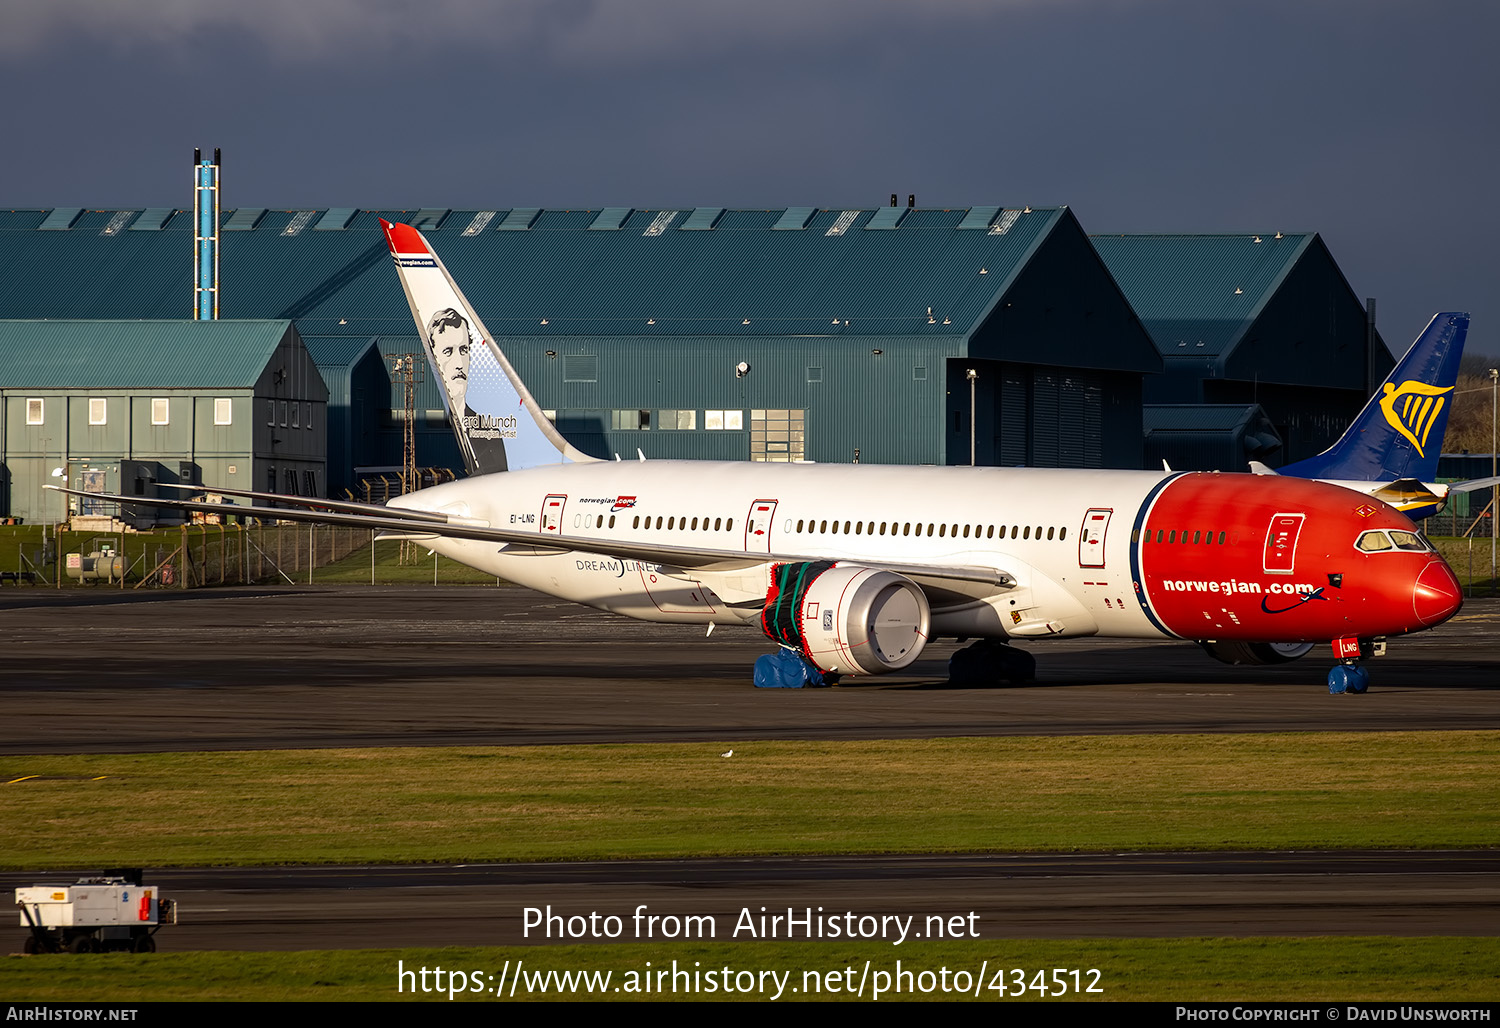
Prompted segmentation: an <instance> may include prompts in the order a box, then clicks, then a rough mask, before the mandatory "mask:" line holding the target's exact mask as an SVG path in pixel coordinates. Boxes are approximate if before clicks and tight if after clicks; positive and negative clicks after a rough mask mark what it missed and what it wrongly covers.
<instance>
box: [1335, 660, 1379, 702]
mask: <svg viewBox="0 0 1500 1028" xmlns="http://www.w3.org/2000/svg"><path fill="white" fill-rule="evenodd" d="M1369 688H1370V672H1368V671H1366V670H1365V669H1364V668H1362V667H1360V666H1359V665H1358V664H1338V665H1336V666H1335V667H1334V668H1333V669H1332V670H1331V671H1329V672H1328V691H1329V692H1330V693H1332V694H1333V695H1335V696H1337V695H1338V694H1339V693H1343V692H1352V693H1362V692H1365V691H1367V690H1368V689H1369Z"/></svg>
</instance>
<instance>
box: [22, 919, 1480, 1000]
mask: <svg viewBox="0 0 1500 1028" xmlns="http://www.w3.org/2000/svg"><path fill="white" fill-rule="evenodd" d="M163 938H164V939H165V938H166V936H163ZM648 961H649V968H648ZM673 961H675V962H676V968H677V969H678V970H680V971H682V972H684V973H688V974H690V973H691V972H693V971H697V972H699V974H700V978H699V979H698V984H699V989H700V991H698V992H688V991H686V990H687V989H688V988H689V987H690V986H691V985H692V979H691V978H688V977H680V978H678V979H677V982H678V983H679V986H680V988H681V990H682V991H679V992H678V993H676V994H675V995H674V994H673V993H672V992H671V991H670V983H671V982H672V978H671V971H672V968H673ZM866 961H868V962H869V971H868V975H867V974H866V971H865V966H866ZM897 961H900V966H899V968H898V966H897ZM518 963H519V964H520V972H519V973H520V978H519V985H518V987H517V988H516V991H515V994H514V996H511V995H510V993H509V985H510V983H511V982H512V981H515V980H516V974H517V964H518ZM398 968H400V969H401V970H403V971H410V972H413V974H412V975H411V977H410V978H407V979H404V980H403V982H402V984H403V985H404V991H400V992H398V991H397V983H398V980H397V971H398ZM424 968H425V969H427V970H428V971H429V972H430V973H429V974H428V975H427V976H426V977H425V978H424V977H422V976H421V974H420V972H421V970H422V969H424ZM439 968H441V969H442V972H443V974H442V976H441V977H439V976H437V975H436V974H434V973H431V972H435V971H436V970H437V969H439ZM724 968H727V969H728V970H729V972H730V974H729V979H728V980H729V981H731V982H733V983H736V984H737V986H738V988H753V986H752V982H753V983H754V985H755V986H758V985H759V984H760V983H761V982H764V983H765V989H766V991H765V992H764V993H761V992H758V991H747V992H738V991H737V992H735V993H733V994H730V995H726V994H725V992H724V991H723V989H722V987H719V986H718V983H717V982H716V987H715V989H714V991H708V989H707V987H706V986H705V985H704V984H703V983H704V981H705V978H704V977H702V975H703V974H704V972H710V971H718V972H720V974H719V976H718V978H719V980H720V981H722V980H724V976H723V974H722V971H721V969H724ZM944 968H946V969H947V972H948V973H947V975H946V976H944V975H943V974H942V971H943V969H944ZM1054 968H1063V969H1076V970H1078V971H1080V972H1084V973H1082V974H1080V975H1079V976H1078V977H1077V979H1076V981H1077V982H1078V987H1079V989H1080V992H1078V993H1075V992H1074V991H1073V983H1074V981H1075V979H1074V978H1073V976H1071V975H1069V974H1064V975H1062V977H1061V981H1062V983H1063V984H1065V985H1066V986H1067V991H1066V992H1063V990H1062V988H1061V986H1060V985H1059V984H1058V982H1057V980H1056V979H1054V978H1053V977H1052V974H1051V972H1052V969H1054ZM1496 968H1500V939H1493V938H1416V939H1405V938H1366V937H1355V938H1315V939H1286V938H1263V939H1067V940H1051V939H1043V940H1036V939H1027V940H1004V941H984V940H981V941H978V942H967V943H959V942H925V943H916V942H907V943H905V944H903V945H901V946H899V947H898V946H892V945H891V944H890V943H886V942H881V943H873V942H865V943H854V944H842V943H831V942H825V943H818V942H811V943H808V942H797V943H773V942H737V943H736V942H722V941H720V942H709V943H686V942H684V943H678V944H673V945H666V944H662V945H649V944H643V943H621V944H618V945H595V946H558V947H551V946H548V947H493V948H464V949H459V948H452V949H403V950H341V951H304V952H297V953H156V954H151V955H144V956H134V955H131V954H124V953H121V954H114V953H111V954H101V955H90V956H62V955H54V956H42V957H28V958H20V957H16V958H11V959H9V960H5V959H3V958H0V992H3V994H4V996H3V998H4V999H7V1000H11V1001H26V1002H34V1001H47V1000H53V1001H59V1000H60V1001H66V1002H72V1003H77V1002H89V1001H105V1002H111V1003H124V1004H130V1003H132V1002H148V1001H162V1000H192V1001H205V1000H206V1001H214V1000H252V1001H272V1000H280V1001H288V1000H290V1001H309V1000H312V1001H319V1000H321V1001H330V1002H356V1001H395V1000H408V1001H415V1002H426V1003H434V1002H435V1003H447V1002H449V1001H450V1000H449V990H450V989H457V988H459V987H460V986H462V988H463V991H461V992H454V993H453V1000H455V1001H464V1000H469V1001H473V1000H480V1001H488V1002H495V1001H496V998H497V997H496V996H495V995H494V994H493V993H494V990H495V989H497V988H498V987H500V984H501V982H502V980H503V982H504V984H505V986H506V990H505V995H504V997H503V998H504V1001H507V1002H509V1001H512V1000H521V999H549V998H550V999H565V1000H566V999H579V998H587V996H588V995H589V994H590V993H589V992H588V991H586V990H585V989H580V990H579V991H578V992H576V993H575V992H559V991H558V990H556V988H555V985H556V981H557V979H556V978H553V979H551V984H552V985H553V986H554V989H553V990H552V991H551V992H549V993H547V994H542V993H541V992H540V991H539V990H538V992H536V993H534V994H532V995H528V990H527V988H526V987H525V986H526V983H527V982H528V981H532V980H534V978H533V977H532V976H535V975H541V976H545V975H546V973H547V972H549V971H554V972H560V973H573V974H577V973H578V972H584V973H587V974H590V975H594V974H596V973H597V974H599V975H602V974H603V973H604V972H608V973H609V976H610V977H609V979H608V981H607V983H606V982H604V981H602V980H601V979H600V978H598V977H594V978H592V982H593V985H594V986H595V988H594V991H593V993H592V995H593V996H595V997H597V998H600V999H608V1000H610V1001H617V1000H631V999H645V1000H654V1001H659V1000H663V999H668V1000H670V999H677V1000H716V999H718V1000H722V999H771V998H772V996H773V995H774V994H775V991H776V988H777V979H773V978H771V977H770V976H765V977H764V978H763V977H761V976H760V974H759V972H762V971H767V970H772V971H776V972H777V973H778V975H779V976H780V977H779V982H780V985H781V988H782V992H781V996H780V998H781V999H782V1000H784V1001H790V1000H808V999H826V1000H838V1001H848V1000H849V999H851V998H856V997H854V996H851V995H850V993H851V992H853V991H854V989H855V988H856V987H858V986H859V985H860V983H861V982H862V981H863V983H864V996H863V998H864V999H866V1000H869V999H874V998H876V997H874V995H873V993H874V990H875V989H876V987H883V988H884V989H885V990H887V991H886V992H885V993H884V994H883V995H881V996H880V997H878V998H879V999H880V1001H882V1002H887V1001H899V1000H912V999H916V1000H923V1001H932V1000H942V999H947V1000H973V999H975V998H980V999H984V1000H990V1001H994V1000H1020V1001H1023V1002H1036V1001H1038V1000H1043V999H1052V1000H1056V1001H1059V1002H1063V1001H1074V1000H1080V999H1081V1000H1115V1001H1121V1000H1135V1001H1151V1000H1155V1001H1174V1002H1182V1001H1194V1000H1196V1001H1203V1002H1230V1001H1292V1000H1308V1001H1314V1002H1319V1003H1327V1002H1333V1001H1344V1002H1353V1001H1361V1000H1363V1001H1374V1000H1385V1001H1390V1000H1400V1001H1406V1002H1423V1001H1426V1002H1449V1003H1451V1002H1456V1001H1490V1002H1493V1001H1495V1000H1497V999H1500V976H1497V973H1496ZM1090 969H1095V970H1097V971H1098V972H1099V974H1098V976H1097V977H1095V976H1092V975H1089V974H1087V973H1086V972H1088V971H1089V970H1090ZM663 970H665V971H666V972H667V976H666V977H664V978H661V979H654V980H653V981H652V991H651V992H649V993H647V992H645V991H644V985H645V983H646V981H647V979H646V977H645V976H646V974H647V973H649V972H651V971H657V972H660V971H663ZM1017 970H1019V971H1020V972H1021V974H1020V975H1019V979H1018V976H1017V975H1016V974H1015V972H1016V971H1017ZM898 971H905V972H909V973H910V974H909V977H902V978H898V977H897V974H898ZM1038 971H1043V972H1044V973H1043V975H1042V978H1041V979H1040V981H1038V979H1037V977H1036V975H1037V972H1038ZM476 972H477V973H479V975H480V977H479V978H478V979H475V978H474V977H472V976H473V974H474V973H476ZM742 972H750V973H751V974H749V975H748V976H747V975H745V974H742ZM924 972H925V973H924ZM439 982H441V983H442V984H441V985H439ZM898 982H899V983H900V985H901V987H902V992H901V993H900V994H897V993H896V992H895V991H894V990H895V988H896V985H897V983H898ZM575 983H576V979H575ZM944 983H946V984H948V986H949V990H948V991H946V992H945V991H944V990H943V988H942V985H943V984H944ZM475 984H478V985H479V986H480V987H481V988H483V989H487V990H489V994H488V995H485V994H483V993H479V992H474V991H470V987H471V986H473V985H475ZM659 984H660V985H665V986H667V988H666V989H665V990H663V991H657V986H658V985H659ZM1018 984H1020V985H1022V986H1024V988H1021V989H1020V990H1019V991H1018V990H1017V985H1018ZM424 985H425V986H427V987H428V988H429V989H430V990H432V991H427V992H424V991H422V988H423V986H424ZM957 985H963V986H964V988H965V990H966V991H965V992H963V993H962V994H960V993H959V992H958V991H957V990H956V989H955V988H954V987H955V986H957ZM1001 985H1003V986H1004V988H1005V992H1004V993H1003V994H1002V993H1001V992H1000V991H999V987H1000V986H1001ZM976 987H977V988H978V991H979V995H978V996H977V997H976V996H975V989H976ZM1090 987H1094V988H1097V989H1099V990H1100V991H1098V992H1095V993H1088V992H1086V991H1083V990H1087V989H1088V988H1090Z"/></svg>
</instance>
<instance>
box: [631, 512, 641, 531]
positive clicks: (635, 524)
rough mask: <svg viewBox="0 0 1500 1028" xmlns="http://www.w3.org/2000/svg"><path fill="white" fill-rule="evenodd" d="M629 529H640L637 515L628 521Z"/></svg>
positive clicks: (639, 520)
mask: <svg viewBox="0 0 1500 1028" xmlns="http://www.w3.org/2000/svg"><path fill="white" fill-rule="evenodd" d="M630 527H631V528H640V527H641V516H640V515H639V514H637V515H636V516H635V517H633V518H631V519H630Z"/></svg>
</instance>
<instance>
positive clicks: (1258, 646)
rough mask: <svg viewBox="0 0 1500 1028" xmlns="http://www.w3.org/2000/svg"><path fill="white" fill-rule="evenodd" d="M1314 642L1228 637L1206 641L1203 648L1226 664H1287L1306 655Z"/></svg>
mask: <svg viewBox="0 0 1500 1028" xmlns="http://www.w3.org/2000/svg"><path fill="white" fill-rule="evenodd" d="M1312 648H1313V644H1312V643H1306V642H1304V643H1252V642H1239V641H1237V640H1232V639H1226V640H1223V641H1220V642H1205V643H1203V649H1204V650H1206V651H1207V652H1208V655H1209V656H1210V657H1212V658H1214V660H1218V661H1223V662H1224V663H1225V664H1285V663H1287V662H1288V661H1293V660H1296V659H1298V658H1299V657H1304V656H1306V655H1307V654H1308V653H1309V652H1310V651H1311V650H1312Z"/></svg>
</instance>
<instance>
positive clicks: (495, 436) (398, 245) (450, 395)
mask: <svg viewBox="0 0 1500 1028" xmlns="http://www.w3.org/2000/svg"><path fill="white" fill-rule="evenodd" d="M380 227H381V228H382V230H384V232H385V239H386V243H387V245H388V246H389V247H390V250H391V258H392V259H393V260H394V261H395V262H396V273H397V275H399V276H400V278H401V288H402V289H403V290H405V292H406V299H407V302H408V303H409V304H411V314H412V317H413V318H414V319H415V320H416V323H417V334H418V335H420V336H421V337H422V344H423V348H424V349H425V350H426V351H427V364H428V367H429V368H430V369H431V372H432V374H433V376H434V377H435V378H436V379H437V380H438V381H439V382H440V383H441V384H442V387H443V388H442V394H443V404H444V406H445V407H446V408H447V410H448V420H449V423H450V424H451V425H452V426H453V433H454V435H455V436H456V437H457V438H458V446H459V449H460V450H461V451H462V452H463V456H464V464H465V466H466V467H467V468H468V471H469V474H471V475H477V474H489V473H491V472H496V471H516V470H520V469H522V468H529V467H536V466H539V465H542V464H562V463H567V462H577V463H586V462H590V461H594V460H597V458H595V457H590V456H589V455H588V454H586V453H584V452H583V451H581V450H579V449H577V448H576V447H574V446H573V445H572V444H571V443H569V442H568V441H567V440H566V439H564V438H563V437H562V434H561V433H560V432H558V431H557V427H556V426H555V425H553V424H552V422H551V421H550V420H549V419H548V418H547V416H546V415H545V414H543V413H542V410H541V408H540V407H539V406H537V402H536V400H535V399H533V398H532V395H531V392H530V391H529V390H528V389H527V388H526V384H525V383H524V382H522V381H521V377H520V376H519V375H517V374H516V370H515V368H513V367H511V364H510V361H508V360H506V358H505V354H504V353H502V352H501V351H500V347H498V346H497V345H495V340H494V338H493V337H492V336H491V335H490V334H489V332H488V331H487V330H486V329H485V327H484V323H483V322H481V321H480V320H479V315H478V314H476V313H475V312H474V308H473V307H471V306H470V305H469V301H468V300H466V299H464V294H463V292H462V291H461V290H460V289H459V288H458V283H456V282H454V281H453V276H452V275H450V274H449V273H448V269H447V268H445V267H443V262H442V260H441V259H440V258H439V257H438V255H437V254H436V253H434V252H433V251H432V248H431V247H430V246H428V245H427V240H426V239H424V238H423V237H422V233H420V232H418V231H417V230H416V229H414V228H412V227H411V226H410V225H398V224H393V223H391V222H389V221H386V220H384V219H381V222H380Z"/></svg>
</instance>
